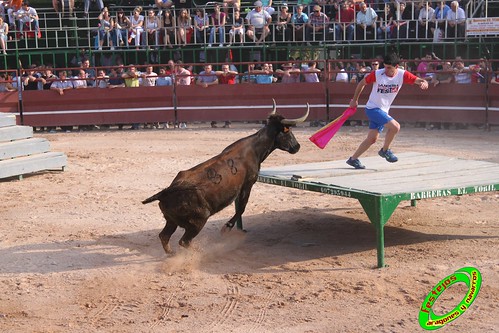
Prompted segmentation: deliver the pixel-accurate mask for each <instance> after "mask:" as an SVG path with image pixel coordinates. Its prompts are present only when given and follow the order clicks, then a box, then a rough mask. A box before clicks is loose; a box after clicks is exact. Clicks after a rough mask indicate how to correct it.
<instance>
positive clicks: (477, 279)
mask: <svg viewBox="0 0 499 333" xmlns="http://www.w3.org/2000/svg"><path fill="white" fill-rule="evenodd" d="M458 282H463V283H464V284H466V286H467V287H468V291H467V293H466V295H465V296H464V298H463V299H462V300H461V302H460V303H459V304H458V305H457V306H456V307H455V308H454V309H452V310H451V311H449V312H447V313H445V314H443V315H441V316H437V315H435V313H433V305H434V304H435V302H436V300H437V299H438V297H440V295H442V293H443V292H444V291H445V290H446V289H447V288H448V287H450V286H452V285H453V284H455V283H458ZM481 285H482V275H481V274H480V272H479V271H478V270H477V269H476V268H474V267H463V268H461V269H458V270H457V271H455V272H454V273H453V274H451V275H449V276H447V277H445V278H444V279H443V280H442V281H440V282H439V283H438V284H437V285H436V286H435V287H433V289H432V290H431V292H430V293H429V294H428V295H427V296H426V298H425V300H424V301H423V304H421V308H420V310H419V325H421V327H422V328H424V329H426V330H436V329H439V328H442V327H443V326H445V325H446V324H448V323H450V322H451V321H454V320H456V319H457V318H459V316H461V315H462V314H463V313H464V312H465V311H466V310H467V309H468V308H469V307H470V305H471V303H473V301H474V300H475V298H476V297H477V295H478V291H480V287H481Z"/></svg>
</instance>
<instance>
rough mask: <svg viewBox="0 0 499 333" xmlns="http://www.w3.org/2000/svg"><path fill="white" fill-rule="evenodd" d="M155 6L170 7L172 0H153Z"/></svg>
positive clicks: (160, 7)
mask: <svg viewBox="0 0 499 333" xmlns="http://www.w3.org/2000/svg"><path fill="white" fill-rule="evenodd" d="M154 2H155V3H156V7H158V8H159V10H160V11H161V10H165V9H170V8H171V7H172V5H173V1H171V0H155V1H154Z"/></svg>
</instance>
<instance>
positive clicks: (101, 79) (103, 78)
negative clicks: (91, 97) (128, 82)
mask: <svg viewBox="0 0 499 333" xmlns="http://www.w3.org/2000/svg"><path fill="white" fill-rule="evenodd" d="M95 86H96V87H97V88H107V87H108V86H109V76H107V75H106V71H105V70H103V69H99V70H98V71H97V77H96V78H95Z"/></svg>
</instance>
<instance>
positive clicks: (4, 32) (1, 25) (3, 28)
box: [0, 16, 9, 54]
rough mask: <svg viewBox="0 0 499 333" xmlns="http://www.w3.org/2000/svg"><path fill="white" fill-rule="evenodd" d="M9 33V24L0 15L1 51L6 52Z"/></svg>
mask: <svg viewBox="0 0 499 333" xmlns="http://www.w3.org/2000/svg"><path fill="white" fill-rule="evenodd" d="M8 35H9V25H8V24H7V23H5V22H4V21H3V17H1V16H0V46H1V47H2V53H3V54H7V40H8Z"/></svg>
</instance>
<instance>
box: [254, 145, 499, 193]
mask: <svg viewBox="0 0 499 333" xmlns="http://www.w3.org/2000/svg"><path fill="white" fill-rule="evenodd" d="M397 157H398V158H399V161H398V162H396V163H388V162H387V161H386V160H384V159H382V158H381V157H379V156H372V157H363V158H361V159H360V160H361V161H362V163H363V164H364V165H365V166H366V169H364V170H356V169H354V168H352V167H350V166H348V165H347V164H346V163H345V160H341V161H331V162H319V163H307V164H298V165H288V166H279V167H272V168H263V169H262V170H261V171H260V179H259V181H262V180H263V181H265V179H266V178H269V177H270V178H277V179H283V180H288V181H289V180H290V181H293V182H294V181H297V182H300V183H313V184H317V185H324V186H326V187H327V186H333V187H335V188H338V187H339V188H344V189H348V190H354V191H361V192H368V193H372V194H376V195H395V194H401V193H404V194H406V193H421V192H428V191H441V190H447V189H460V188H462V189H466V188H469V187H474V188H475V189H474V190H473V191H471V192H489V191H498V190H499V164H497V163H491V162H484V161H475V160H464V159H459V158H454V157H446V156H438V155H430V154H424V153H416V152H408V153H401V154H397ZM296 176H299V177H301V178H299V177H296ZM293 187H296V186H293ZM458 194H459V193H458ZM461 194H466V192H465V193H461ZM444 195H445V194H444ZM434 196H435V197H436V196H442V195H434ZM429 197H433V196H429ZM416 199H419V198H418V197H417V195H416Z"/></svg>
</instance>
